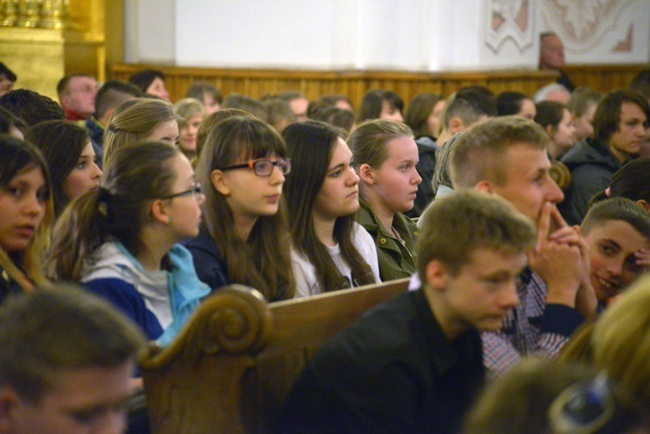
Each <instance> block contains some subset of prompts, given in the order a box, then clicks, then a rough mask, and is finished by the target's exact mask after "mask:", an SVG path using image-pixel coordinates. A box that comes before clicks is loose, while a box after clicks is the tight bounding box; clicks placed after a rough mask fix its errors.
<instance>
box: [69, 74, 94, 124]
mask: <svg viewBox="0 0 650 434" xmlns="http://www.w3.org/2000/svg"><path fill="white" fill-rule="evenodd" d="M95 95H97V81H96V80H95V79H94V78H92V77H85V76H79V77H73V78H72V79H70V82H69V83H68V94H67V95H64V96H62V97H61V105H63V107H64V108H67V109H69V110H72V111H73V112H75V113H77V114H78V115H79V116H82V117H88V116H90V115H92V114H93V113H94V112H95Z"/></svg>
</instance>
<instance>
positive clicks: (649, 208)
mask: <svg viewBox="0 0 650 434" xmlns="http://www.w3.org/2000/svg"><path fill="white" fill-rule="evenodd" d="M636 204H637V205H639V206H640V207H641V208H643V209H644V210H646V211H650V203H648V202H646V201H645V200H643V199H639V200H637V201H636Z"/></svg>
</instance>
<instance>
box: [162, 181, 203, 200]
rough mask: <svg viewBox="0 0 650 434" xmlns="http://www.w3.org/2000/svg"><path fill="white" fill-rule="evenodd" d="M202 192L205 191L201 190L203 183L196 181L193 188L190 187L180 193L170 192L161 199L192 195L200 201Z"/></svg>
mask: <svg viewBox="0 0 650 434" xmlns="http://www.w3.org/2000/svg"><path fill="white" fill-rule="evenodd" d="M202 194H203V192H202V190H201V183H200V182H194V183H192V188H190V189H189V190H185V191H181V192H180V193H175V194H170V195H169V196H165V197H161V198H160V199H162V200H167V199H173V198H175V197H182V196H189V195H192V196H193V197H194V199H196V200H197V201H198V200H199V199H201V195H202Z"/></svg>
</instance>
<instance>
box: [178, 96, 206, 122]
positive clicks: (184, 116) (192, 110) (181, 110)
mask: <svg viewBox="0 0 650 434" xmlns="http://www.w3.org/2000/svg"><path fill="white" fill-rule="evenodd" d="M173 108H174V113H176V114H177V115H178V116H179V119H178V128H183V127H184V126H185V124H186V123H187V120H188V119H189V118H193V117H194V116H201V118H203V117H204V116H205V107H203V103H202V102H201V101H199V100H198V99H196V98H183V99H181V100H179V101H176V102H175V103H174V105H173Z"/></svg>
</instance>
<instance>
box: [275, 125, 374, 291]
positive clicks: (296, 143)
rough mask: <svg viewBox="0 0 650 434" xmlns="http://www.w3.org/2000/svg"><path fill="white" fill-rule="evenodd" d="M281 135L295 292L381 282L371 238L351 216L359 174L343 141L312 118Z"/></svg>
mask: <svg viewBox="0 0 650 434" xmlns="http://www.w3.org/2000/svg"><path fill="white" fill-rule="evenodd" d="M283 137H284V139H285V140H286V143H287V148H288V151H289V156H290V157H291V163H292V171H291V174H290V175H289V177H288V178H287V183H286V184H285V192H286V194H287V204H288V208H289V221H290V222H291V238H292V250H291V262H292V265H293V272H294V276H295V279H296V297H305V296H308V295H313V294H319V293H322V292H328V291H334V290H337V289H342V288H350V287H352V286H360V285H364V284H369V283H374V282H379V265H378V263H377V250H376V249H375V243H374V241H373V239H372V237H371V236H370V234H368V232H367V231H366V230H365V229H364V228H363V227H361V226H360V225H359V224H358V223H356V222H355V221H354V214H355V212H356V211H357V210H358V209H359V194H358V186H359V177H358V176H357V174H356V173H355V171H354V168H353V167H352V152H350V148H348V145H347V143H345V141H344V140H343V139H342V138H341V137H340V136H339V134H337V131H336V130H335V129H334V128H332V127H331V126H329V125H327V124H325V123H320V122H314V121H308V122H304V123H298V124H292V125H289V126H288V127H287V128H286V129H285V130H284V133H283Z"/></svg>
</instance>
